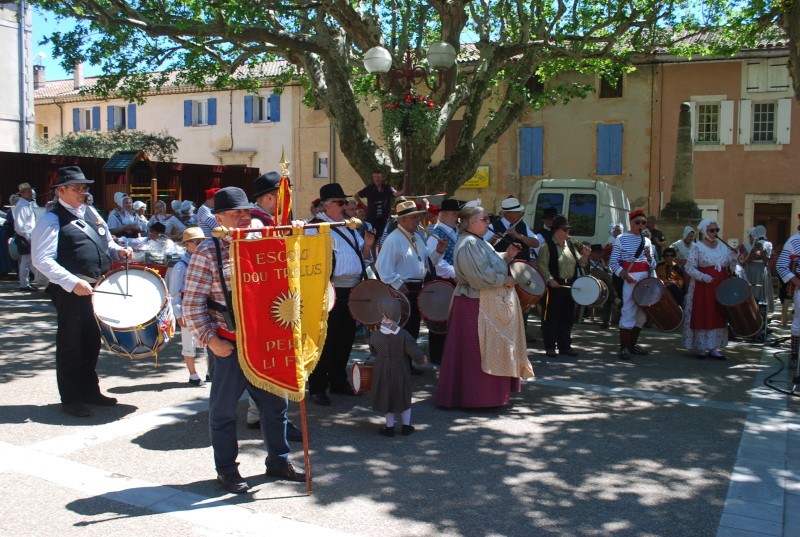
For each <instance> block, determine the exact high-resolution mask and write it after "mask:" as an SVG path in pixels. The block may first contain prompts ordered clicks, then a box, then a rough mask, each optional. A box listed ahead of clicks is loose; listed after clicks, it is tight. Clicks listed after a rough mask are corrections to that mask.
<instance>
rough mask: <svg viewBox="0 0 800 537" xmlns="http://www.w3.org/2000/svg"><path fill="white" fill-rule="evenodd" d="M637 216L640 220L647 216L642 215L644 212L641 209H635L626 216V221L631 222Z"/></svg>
mask: <svg viewBox="0 0 800 537" xmlns="http://www.w3.org/2000/svg"><path fill="white" fill-rule="evenodd" d="M637 216H641V217H642V218H647V215H646V214H644V211H643V210H641V209H637V210H635V211H633V212H632V213H631V214H629V215H628V220H633V219H634V218H636V217H637Z"/></svg>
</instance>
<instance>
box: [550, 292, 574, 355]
mask: <svg viewBox="0 0 800 537" xmlns="http://www.w3.org/2000/svg"><path fill="white" fill-rule="evenodd" d="M544 300H545V309H544V315H543V316H542V338H543V339H544V348H545V350H547V349H555V348H556V346H558V350H559V351H562V352H563V351H566V350H568V349H570V348H572V320H573V318H574V315H575V301H574V300H573V299H572V293H571V291H570V290H569V289H562V288H558V289H552V288H551V289H549V290H548V294H547V295H545V297H544Z"/></svg>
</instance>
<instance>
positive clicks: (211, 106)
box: [208, 97, 217, 125]
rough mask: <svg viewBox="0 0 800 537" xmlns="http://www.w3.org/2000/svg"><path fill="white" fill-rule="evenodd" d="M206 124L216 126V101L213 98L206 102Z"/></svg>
mask: <svg viewBox="0 0 800 537" xmlns="http://www.w3.org/2000/svg"><path fill="white" fill-rule="evenodd" d="M208 124H209V125H216V124H217V99H216V98H215V97H211V98H210V99H209V100H208Z"/></svg>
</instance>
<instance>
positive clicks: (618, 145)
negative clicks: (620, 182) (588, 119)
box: [597, 123, 623, 175]
mask: <svg viewBox="0 0 800 537" xmlns="http://www.w3.org/2000/svg"><path fill="white" fill-rule="evenodd" d="M622 134H623V128H622V123H611V124H607V125H598V126H597V175H620V174H621V173H622Z"/></svg>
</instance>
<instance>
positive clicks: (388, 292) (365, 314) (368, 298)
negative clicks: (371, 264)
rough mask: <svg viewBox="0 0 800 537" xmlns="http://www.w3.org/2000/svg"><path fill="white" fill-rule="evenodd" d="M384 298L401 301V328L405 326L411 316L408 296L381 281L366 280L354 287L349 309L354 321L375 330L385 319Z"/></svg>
mask: <svg viewBox="0 0 800 537" xmlns="http://www.w3.org/2000/svg"><path fill="white" fill-rule="evenodd" d="M384 298H396V299H397V300H399V301H400V326H405V324H406V322H407V321H408V317H409V315H410V314H411V303H410V302H409V301H408V298H407V297H406V295H404V294H403V293H398V292H397V291H395V290H394V289H392V288H391V287H389V286H388V285H386V284H385V283H383V282H382V281H380V280H364V281H363V282H361V283H359V284H358V285H356V286H355V287H353V290H352V291H350V298H349V300H348V303H347V309H348V310H349V311H350V316H351V317H352V318H353V319H355V320H356V321H358V322H360V323H361V324H364V325H367V326H369V327H370V328H372V329H375V328H376V327H377V326H378V325H379V324H380V323H381V319H383V315H381V300H383V299H384Z"/></svg>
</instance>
